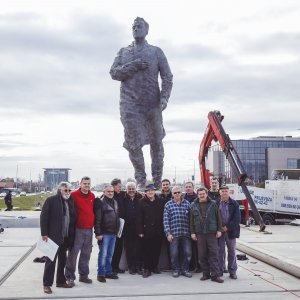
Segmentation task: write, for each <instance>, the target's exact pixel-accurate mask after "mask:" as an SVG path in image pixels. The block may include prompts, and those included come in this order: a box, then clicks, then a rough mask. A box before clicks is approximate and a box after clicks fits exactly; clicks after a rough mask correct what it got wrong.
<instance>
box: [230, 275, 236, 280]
mask: <svg viewBox="0 0 300 300" xmlns="http://www.w3.org/2000/svg"><path fill="white" fill-rule="evenodd" d="M229 277H230V278H231V279H237V276H236V274H230V275H229Z"/></svg>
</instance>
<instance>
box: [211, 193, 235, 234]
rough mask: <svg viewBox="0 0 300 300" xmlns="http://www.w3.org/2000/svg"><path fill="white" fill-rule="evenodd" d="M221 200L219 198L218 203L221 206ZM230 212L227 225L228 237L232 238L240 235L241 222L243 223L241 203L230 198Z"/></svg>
mask: <svg viewBox="0 0 300 300" xmlns="http://www.w3.org/2000/svg"><path fill="white" fill-rule="evenodd" d="M220 202H221V200H218V201H217V202H216V203H217V205H218V207H219V206H220ZM228 212H229V221H228V223H227V224H223V225H226V227H227V229H228V237H229V238H230V239H235V238H239V237H240V223H241V212H240V206H239V204H238V203H237V202H236V201H235V200H233V199H231V198H229V200H228Z"/></svg>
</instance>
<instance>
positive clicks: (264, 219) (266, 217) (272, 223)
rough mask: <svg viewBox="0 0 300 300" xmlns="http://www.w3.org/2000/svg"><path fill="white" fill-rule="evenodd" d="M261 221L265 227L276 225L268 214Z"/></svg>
mask: <svg viewBox="0 0 300 300" xmlns="http://www.w3.org/2000/svg"><path fill="white" fill-rule="evenodd" d="M262 219H263V221H264V223H265V224H266V225H274V224H276V221H275V219H274V217H273V216H272V215H270V214H265V215H263V217H262Z"/></svg>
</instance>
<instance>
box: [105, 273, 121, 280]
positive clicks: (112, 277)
mask: <svg viewBox="0 0 300 300" xmlns="http://www.w3.org/2000/svg"><path fill="white" fill-rule="evenodd" d="M105 278H107V279H119V276H118V275H117V274H114V273H112V274H106V275H105Z"/></svg>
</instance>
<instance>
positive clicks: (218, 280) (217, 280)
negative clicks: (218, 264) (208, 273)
mask: <svg viewBox="0 0 300 300" xmlns="http://www.w3.org/2000/svg"><path fill="white" fill-rule="evenodd" d="M211 281H214V282H217V283H223V282H224V280H223V279H221V278H220V277H212V278H211Z"/></svg>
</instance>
